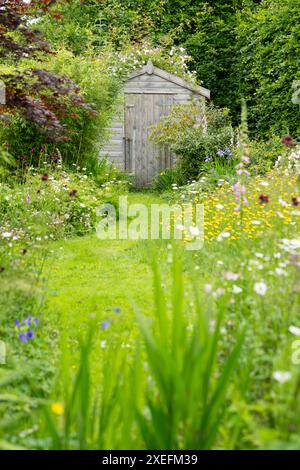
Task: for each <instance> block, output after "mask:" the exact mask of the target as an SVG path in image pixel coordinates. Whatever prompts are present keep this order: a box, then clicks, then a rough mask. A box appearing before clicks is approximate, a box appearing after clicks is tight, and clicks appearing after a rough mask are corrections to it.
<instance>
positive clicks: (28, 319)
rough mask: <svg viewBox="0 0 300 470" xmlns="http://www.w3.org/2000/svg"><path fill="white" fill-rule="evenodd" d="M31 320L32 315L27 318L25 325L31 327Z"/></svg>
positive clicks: (24, 321)
mask: <svg viewBox="0 0 300 470" xmlns="http://www.w3.org/2000/svg"><path fill="white" fill-rule="evenodd" d="M31 320H32V316H31V315H28V316H27V318H25V320H23V323H25V325H28V326H29V325H30V323H31Z"/></svg>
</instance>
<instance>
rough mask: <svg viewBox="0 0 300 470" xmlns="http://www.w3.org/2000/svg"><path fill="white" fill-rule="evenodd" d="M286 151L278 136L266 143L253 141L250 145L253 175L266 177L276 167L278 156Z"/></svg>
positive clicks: (250, 167)
mask: <svg viewBox="0 0 300 470" xmlns="http://www.w3.org/2000/svg"><path fill="white" fill-rule="evenodd" d="M284 151H285V149H284V147H283V145H282V143H281V139H280V138H279V137H276V136H273V137H272V138H270V139H269V140H266V141H263V140H261V141H259V140H258V141H251V142H250V143H249V152H250V166H249V169H250V171H251V173H252V174H253V175H265V174H266V173H268V172H269V171H270V170H271V169H272V168H273V167H274V165H275V162H276V160H277V158H278V156H279V155H281V154H282V152H284Z"/></svg>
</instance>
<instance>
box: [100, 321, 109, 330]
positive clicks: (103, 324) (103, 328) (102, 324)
mask: <svg viewBox="0 0 300 470" xmlns="http://www.w3.org/2000/svg"><path fill="white" fill-rule="evenodd" d="M108 327H109V323H108V321H107V320H103V322H102V323H101V328H102V330H107V328H108Z"/></svg>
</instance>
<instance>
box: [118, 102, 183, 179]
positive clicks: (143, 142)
mask: <svg viewBox="0 0 300 470" xmlns="http://www.w3.org/2000/svg"><path fill="white" fill-rule="evenodd" d="M173 103H174V95H171V94H169V95H168V94H152V93H151V94H148V93H145V94H142V93H141V94H139V93H137V94H134V93H132V94H126V97H125V169H126V170H127V171H129V172H130V173H133V174H134V175H135V177H136V184H137V186H147V185H149V184H150V183H151V181H152V180H153V178H154V176H155V175H156V174H157V173H159V172H160V171H161V170H164V169H165V168H170V167H171V166H172V157H171V153H170V150H169V149H168V148H160V147H157V146H156V145H154V143H153V142H151V141H150V140H149V137H150V135H151V132H152V131H151V126H152V125H153V124H156V123H158V122H159V120H160V118H161V117H162V116H163V115H166V114H169V113H170V110H171V106H172V105H173Z"/></svg>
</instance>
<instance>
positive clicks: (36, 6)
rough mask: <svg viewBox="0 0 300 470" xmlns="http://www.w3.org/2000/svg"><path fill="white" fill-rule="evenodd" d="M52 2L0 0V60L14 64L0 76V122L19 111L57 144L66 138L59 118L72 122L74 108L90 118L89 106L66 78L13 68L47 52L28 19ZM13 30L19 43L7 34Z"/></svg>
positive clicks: (53, 1) (92, 113) (40, 70)
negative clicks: (0, 93) (1, 99)
mask: <svg viewBox="0 0 300 470" xmlns="http://www.w3.org/2000/svg"><path fill="white" fill-rule="evenodd" d="M55 1H56V0H32V1H31V2H30V3H29V4H26V3H24V2H23V0H13V1H12V0H0V58H2V59H3V58H4V59H9V60H10V61H13V62H15V63H16V71H15V72H14V73H9V74H3V73H2V74H1V73H0V80H2V81H3V82H4V83H5V87H6V103H5V105H3V106H2V107H0V120H2V121H4V122H7V116H9V115H11V114H14V113H15V112H16V111H18V112H21V114H22V115H23V117H24V118H25V119H27V120H28V121H30V122H32V123H34V124H35V125H36V126H37V127H38V129H39V130H40V131H41V132H43V133H44V134H45V135H46V137H47V138H48V140H52V141H59V140H66V139H68V138H69V136H68V130H67V128H66V126H65V125H63V124H62V123H61V119H62V118H65V117H71V118H72V119H76V117H77V116H78V114H77V113H76V112H74V109H76V108H77V109H79V108H80V109H84V110H85V111H86V112H87V113H89V114H90V115H94V114H95V111H94V109H93V107H92V106H91V105H89V104H88V103H86V102H85V100H84V98H83V96H82V95H81V93H80V88H79V87H78V85H76V84H75V83H74V82H73V81H72V80H70V79H69V78H68V77H67V76H61V75H56V74H54V73H52V72H49V71H47V70H42V69H38V68H34V69H27V70H26V71H23V70H22V71H20V70H18V69H17V64H18V61H19V60H20V59H22V58H23V57H38V56H41V54H49V53H51V50H50V46H49V44H48V43H46V42H45V41H44V40H43V36H42V34H41V32H40V31H39V30H36V29H32V28H31V27H30V26H29V25H28V20H29V18H31V17H34V16H36V15H39V16H40V15H41V14H43V13H45V12H46V11H48V9H49V8H50V7H51V6H52V5H53V4H54V3H55ZM14 31H15V32H18V33H19V34H20V36H21V40H19V41H17V40H15V39H13V37H12V36H11V32H14Z"/></svg>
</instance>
